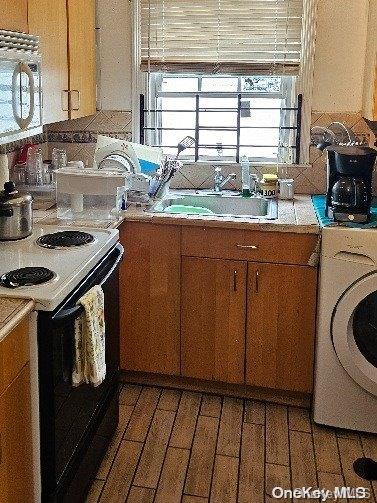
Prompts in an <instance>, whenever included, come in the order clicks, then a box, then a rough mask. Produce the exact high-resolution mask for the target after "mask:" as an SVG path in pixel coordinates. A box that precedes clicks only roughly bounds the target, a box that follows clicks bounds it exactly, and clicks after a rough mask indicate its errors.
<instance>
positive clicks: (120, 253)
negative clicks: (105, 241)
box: [99, 243, 124, 286]
mask: <svg viewBox="0 0 377 503" xmlns="http://www.w3.org/2000/svg"><path fill="white" fill-rule="evenodd" d="M115 252H116V253H117V258H116V259H115V261H114V262H113V265H112V267H111V269H110V271H108V272H107V274H106V276H105V277H104V278H102V279H101V281H100V283H99V286H103V285H104V284H105V283H106V281H107V280H108V279H109V278H110V276H111V275H112V274H113V272H114V271H115V269H116V268H117V267H118V265H119V264H120V262H122V260H123V253H124V248H123V246H122V245H121V244H120V243H118V244H117V245H116V247H115V249H114V254H115Z"/></svg>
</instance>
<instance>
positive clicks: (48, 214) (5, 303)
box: [0, 195, 320, 341]
mask: <svg viewBox="0 0 377 503" xmlns="http://www.w3.org/2000/svg"><path fill="white" fill-rule="evenodd" d="M124 220H130V221H140V222H141V221H142V222H153V223H156V224H158V223H160V224H162V223H163V224H169V225H198V226H200V225H206V226H208V227H223V228H236V229H254V230H263V231H275V232H296V233H300V234H319V233H320V227H319V224H318V220H317V217H316V214H315V211H314V208H313V204H312V201H311V197H310V196H304V195H297V196H296V197H295V200H294V201H282V200H279V203H278V218H277V220H265V219H263V218H261V219H257V218H253V219H250V218H234V217H233V218H232V217H215V216H208V215H206V216H203V215H171V214H159V213H148V212H146V211H145V207H144V206H137V205H135V204H131V205H130V206H129V207H128V209H127V210H126V211H124V212H122V214H121V215H120V217H119V219H118V220H116V221H105V220H102V221H100V220H98V221H93V220H61V219H58V218H57V216H56V210H47V211H43V210H36V211H34V223H36V224H38V223H43V224H46V225H61V226H67V227H69V226H75V227H92V228H93V227H97V228H98V227H101V228H109V227H114V228H115V227H118V226H119V225H120V224H121V223H122V222H123V221H124ZM33 307H34V303H33V301H31V300H30V301H27V300H26V301H25V300H20V299H9V298H7V299H5V298H1V297H0V313H1V314H0V341H1V340H2V338H4V337H5V336H6V335H7V334H8V333H9V332H10V331H11V330H12V329H13V328H14V327H15V326H16V325H17V324H18V323H19V322H20V321H21V319H22V318H23V317H24V316H26V315H27V314H28V313H29V312H31V311H32V310H33Z"/></svg>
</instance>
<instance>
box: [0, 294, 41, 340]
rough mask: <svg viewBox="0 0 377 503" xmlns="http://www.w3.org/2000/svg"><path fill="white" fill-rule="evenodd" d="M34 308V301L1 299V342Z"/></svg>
mask: <svg viewBox="0 0 377 503" xmlns="http://www.w3.org/2000/svg"><path fill="white" fill-rule="evenodd" d="M33 308H34V302H33V301H32V300H25V299H10V298H4V297H0V341H2V340H3V339H4V337H6V336H7V335H8V333H9V332H11V331H12V330H13V329H14V327H15V326H16V325H18V323H19V322H20V321H21V320H22V319H23V318H24V317H25V316H27V315H28V314H29V313H31V311H32V310H33Z"/></svg>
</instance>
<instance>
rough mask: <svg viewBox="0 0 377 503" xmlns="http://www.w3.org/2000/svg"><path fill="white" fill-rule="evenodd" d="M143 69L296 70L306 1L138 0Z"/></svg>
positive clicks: (286, 72) (287, 72)
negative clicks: (304, 2)
mask: <svg viewBox="0 0 377 503" xmlns="http://www.w3.org/2000/svg"><path fill="white" fill-rule="evenodd" d="M139 1H140V14H141V68H142V70H148V71H160V72H174V73H177V72H203V73H221V74H237V75H245V74H275V75H297V74H298V73H299V66H300V56H301V30H302V13H303V1H304V0H139Z"/></svg>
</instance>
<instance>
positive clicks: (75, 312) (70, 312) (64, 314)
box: [52, 244, 124, 324]
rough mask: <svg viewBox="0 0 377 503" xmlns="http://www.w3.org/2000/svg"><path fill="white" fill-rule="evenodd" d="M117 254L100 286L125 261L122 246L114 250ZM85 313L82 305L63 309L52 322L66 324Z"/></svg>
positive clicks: (119, 245) (118, 245)
mask: <svg viewBox="0 0 377 503" xmlns="http://www.w3.org/2000/svg"><path fill="white" fill-rule="evenodd" d="M115 252H117V258H116V259H115V261H114V262H112V266H111V269H110V270H109V271H108V272H107V273H106V275H105V277H104V278H102V279H101V281H100V282H99V283H98V285H99V286H102V285H104V284H105V283H106V281H107V280H108V279H109V277H110V276H111V275H112V274H113V272H114V271H115V269H116V268H117V267H118V265H119V264H120V262H121V261H122V260H123V252H124V249H123V246H122V245H121V244H117V246H116V247H115V249H114V253H115ZM93 286H95V285H93ZM89 290H90V288H89ZM89 290H88V291H89ZM83 312H84V308H83V306H82V305H81V304H76V305H75V306H74V307H70V308H68V309H63V311H61V312H60V313H58V314H56V315H55V316H54V317H53V319H52V321H53V323H54V324H60V323H66V322H67V321H68V320H70V319H72V320H75V319H76V318H77V317H78V316H79V315H80V314H81V313H83Z"/></svg>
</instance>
